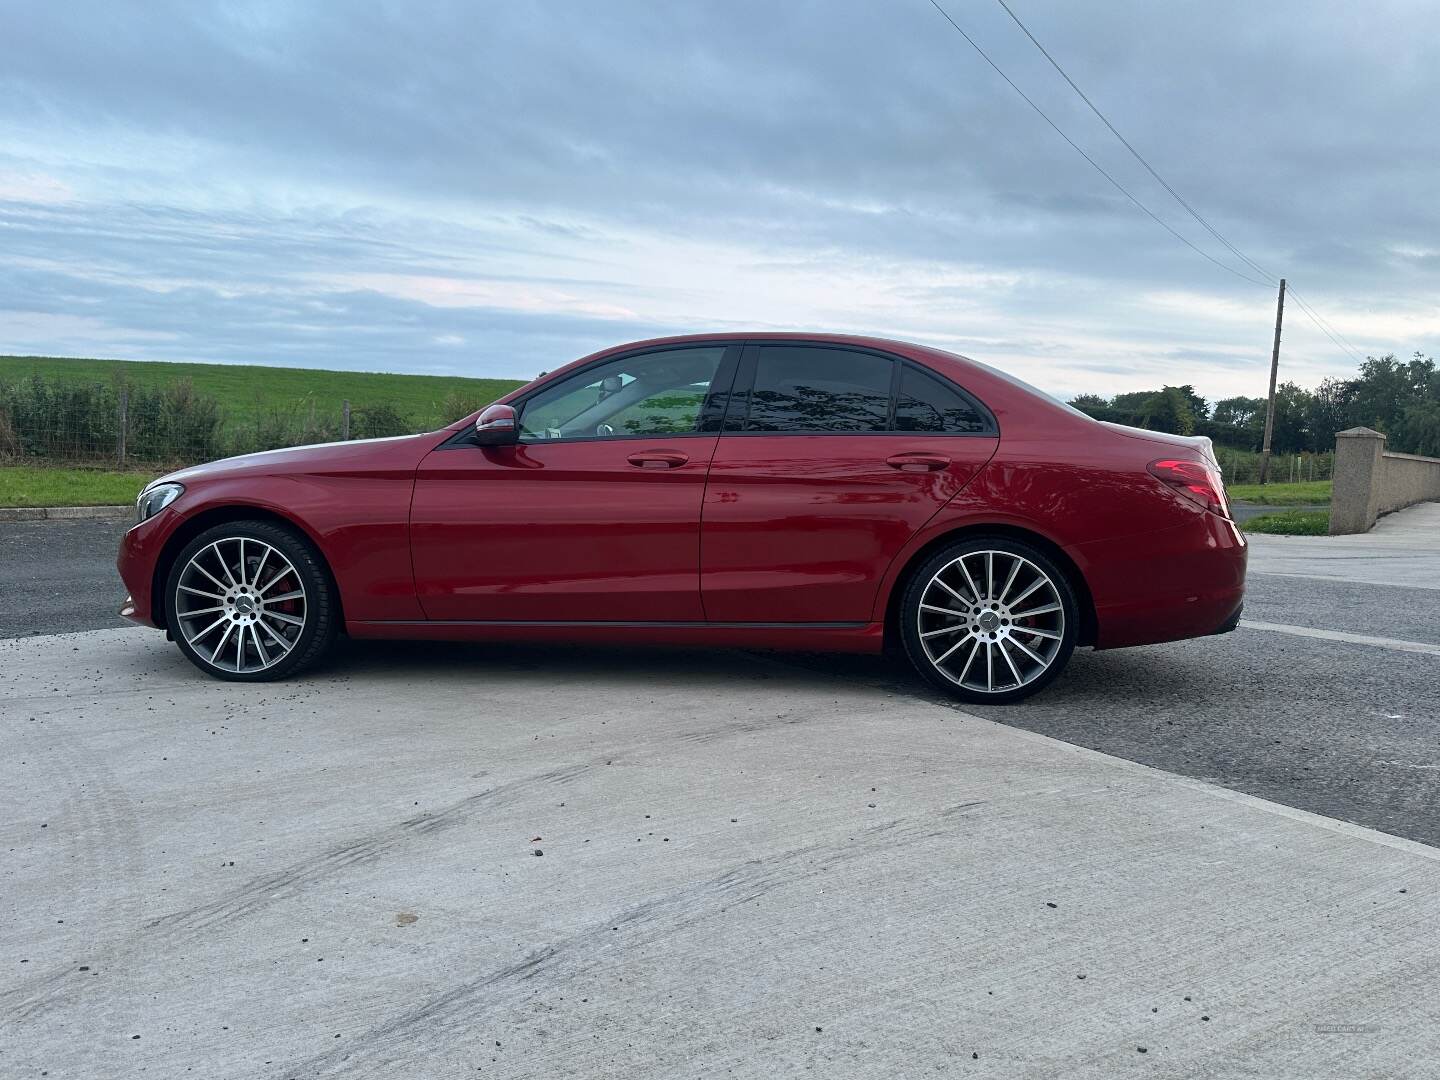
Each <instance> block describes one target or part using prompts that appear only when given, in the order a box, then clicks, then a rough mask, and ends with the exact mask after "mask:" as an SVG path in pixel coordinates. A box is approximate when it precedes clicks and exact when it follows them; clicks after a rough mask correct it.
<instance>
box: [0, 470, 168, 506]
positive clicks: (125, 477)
mask: <svg viewBox="0 0 1440 1080" xmlns="http://www.w3.org/2000/svg"><path fill="white" fill-rule="evenodd" d="M156 475H157V474H156V472H155V471H154V470H151V471H149V472H143V473H141V472H109V471H106V470H103V469H35V468H31V467H29V466H25V465H19V466H5V467H0V506H120V505H122V504H124V503H131V502H134V501H135V496H136V495H139V494H140V489H141V488H142V487H144V486H145V485H146V484H148V483H149V482H150V481H151V480H153V479H155V476H156Z"/></svg>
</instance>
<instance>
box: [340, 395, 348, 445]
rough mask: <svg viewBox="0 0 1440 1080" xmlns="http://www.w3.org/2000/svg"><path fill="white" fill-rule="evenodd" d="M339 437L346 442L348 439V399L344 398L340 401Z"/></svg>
mask: <svg viewBox="0 0 1440 1080" xmlns="http://www.w3.org/2000/svg"><path fill="white" fill-rule="evenodd" d="M340 438H341V439H343V440H344V441H346V442H349V441H350V399H349V398H346V399H345V400H344V401H342V402H341V403H340Z"/></svg>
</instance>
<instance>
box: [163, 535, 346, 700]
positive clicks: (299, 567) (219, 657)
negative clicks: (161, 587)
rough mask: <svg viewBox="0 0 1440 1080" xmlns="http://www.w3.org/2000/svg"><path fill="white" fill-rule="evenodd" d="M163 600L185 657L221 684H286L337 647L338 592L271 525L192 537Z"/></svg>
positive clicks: (300, 545)
mask: <svg viewBox="0 0 1440 1080" xmlns="http://www.w3.org/2000/svg"><path fill="white" fill-rule="evenodd" d="M165 597H166V615H167V618H168V620H169V625H170V630H171V634H172V636H173V637H174V638H175V642H176V644H178V645H179V646H180V651H181V652H183V653H184V654H185V655H186V656H187V657H188V658H189V659H190V661H191V662H192V663H193V664H195V666H196V667H198V668H200V669H201V670H202V671H204V672H206V673H207V674H209V675H214V676H215V677H217V678H220V679H233V680H239V681H244V682H263V681H267V680H271V679H283V678H284V677H286V676H287V675H293V674H294V673H295V672H297V671H300V670H301V669H302V668H306V667H309V666H311V665H312V664H314V663H315V662H316V661H318V660H319V659H320V658H321V657H322V656H324V655H325V653H327V652H328V651H329V650H330V648H331V646H332V645H333V644H334V641H335V634H336V630H337V626H336V621H337V613H336V610H335V597H334V588H333V586H332V585H331V583H330V575H329V574H328V573H327V572H326V569H325V566H324V564H323V563H322V562H321V558H320V555H319V553H318V552H316V551H315V549H314V548H313V547H312V546H311V545H310V543H309V542H308V541H307V540H305V539H304V538H302V537H300V536H298V535H297V534H296V533H294V532H292V531H291V530H289V529H287V528H284V527H282V526H280V525H275V524H272V523H270V522H268V521H235V522H228V523H226V524H224V525H218V526H216V527H215V528H212V529H207V530H206V531H205V532H203V533H201V534H200V535H199V536H197V537H195V538H194V539H193V540H191V541H190V543H188V544H186V545H185V548H184V549H183V550H182V551H181V552H180V554H179V556H178V557H177V558H176V559H175V562H174V564H173V565H172V566H171V568H170V574H169V579H168V581H167V583H166V587H165Z"/></svg>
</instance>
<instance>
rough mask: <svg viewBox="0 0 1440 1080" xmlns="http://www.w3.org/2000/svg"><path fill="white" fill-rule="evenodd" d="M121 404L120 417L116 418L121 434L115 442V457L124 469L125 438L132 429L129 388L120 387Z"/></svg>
mask: <svg viewBox="0 0 1440 1080" xmlns="http://www.w3.org/2000/svg"><path fill="white" fill-rule="evenodd" d="M119 403H120V405H119V415H117V416H116V418H115V419H116V420H117V421H118V423H117V424H116V427H117V428H118V429H119V433H118V435H117V436H116V440H115V443H116V445H115V457H116V459H117V461H118V462H119V465H120V468H122V469H123V468H124V467H125V436H126V434H127V433H128V431H129V428H130V388H129V387H126V386H122V387H120V398H119Z"/></svg>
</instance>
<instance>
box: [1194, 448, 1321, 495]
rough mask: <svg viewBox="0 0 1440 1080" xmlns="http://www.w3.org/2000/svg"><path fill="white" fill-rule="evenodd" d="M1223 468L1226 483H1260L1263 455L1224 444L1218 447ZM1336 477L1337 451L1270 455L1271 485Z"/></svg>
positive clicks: (1217, 453)
mask: <svg viewBox="0 0 1440 1080" xmlns="http://www.w3.org/2000/svg"><path fill="white" fill-rule="evenodd" d="M1215 456H1216V458H1218V459H1219V462H1220V469H1221V471H1222V472H1223V473H1224V474H1225V483H1226V484H1229V485H1232V486H1233V485H1235V484H1258V483H1259V482H1260V455H1259V454H1257V453H1254V452H1253V451H1249V450H1230V449H1227V448H1226V447H1223V446H1217V447H1216V448H1215ZM1334 477H1335V454H1334V452H1333V451H1330V452H1327V453H1324V454H1310V453H1303V454H1272V455H1271V456H1270V475H1269V478H1268V479H1269V482H1270V483H1272V484H1287V483H1288V484H1298V483H1308V482H1310V481H1314V480H1332V479H1334Z"/></svg>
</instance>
